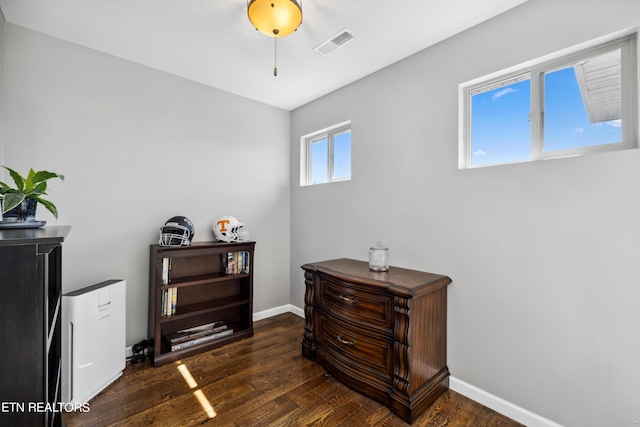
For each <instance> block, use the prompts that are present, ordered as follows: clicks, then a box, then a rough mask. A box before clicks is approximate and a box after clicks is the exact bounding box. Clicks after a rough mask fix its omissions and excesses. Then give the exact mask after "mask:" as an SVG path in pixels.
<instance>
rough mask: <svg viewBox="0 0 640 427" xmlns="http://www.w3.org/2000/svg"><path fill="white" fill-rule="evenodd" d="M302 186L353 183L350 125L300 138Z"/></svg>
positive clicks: (348, 123) (338, 126) (340, 125)
mask: <svg viewBox="0 0 640 427" xmlns="http://www.w3.org/2000/svg"><path fill="white" fill-rule="evenodd" d="M301 145H302V147H301V153H302V156H301V157H302V158H301V161H302V163H301V165H302V167H301V173H300V185H314V184H325V183H328V182H337V181H346V180H349V179H351V122H346V123H341V124H339V125H336V126H333V127H331V128H328V129H323V130H321V131H318V132H314V133H312V134H309V135H305V136H303V137H302V138H301Z"/></svg>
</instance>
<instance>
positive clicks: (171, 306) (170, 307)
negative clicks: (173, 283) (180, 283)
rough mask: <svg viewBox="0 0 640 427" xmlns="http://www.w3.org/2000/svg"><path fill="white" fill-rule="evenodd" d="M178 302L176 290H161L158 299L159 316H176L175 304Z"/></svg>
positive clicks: (172, 288)
mask: <svg viewBox="0 0 640 427" xmlns="http://www.w3.org/2000/svg"><path fill="white" fill-rule="evenodd" d="M177 302H178V288H176V287H171V288H163V289H162V295H161V297H160V316H162V317H166V316H171V315H172V314H176V304H177Z"/></svg>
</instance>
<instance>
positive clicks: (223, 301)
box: [160, 297, 249, 323]
mask: <svg viewBox="0 0 640 427" xmlns="http://www.w3.org/2000/svg"><path fill="white" fill-rule="evenodd" d="M246 304H249V299H247V298H236V297H228V298H220V299H218V300H213V301H202V302H198V303H194V304H189V305H181V306H178V307H176V313H175V314H172V315H171V316H164V317H162V318H161V319H160V323H165V322H173V321H175V320H179V319H181V318H184V317H190V316H197V315H200V314H206V313H210V312H216V311H221V310H225V309H227V308H231V307H238V306H242V305H246Z"/></svg>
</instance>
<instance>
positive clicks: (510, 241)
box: [291, 0, 640, 427]
mask: <svg viewBox="0 0 640 427" xmlns="http://www.w3.org/2000/svg"><path fill="white" fill-rule="evenodd" d="M443 19H446V18H443ZM639 22H640V2H638V1H631V0H611V1H608V2H602V1H596V0H589V1H585V0H563V1H556V0H530V1H529V2H527V3H525V4H524V5H522V6H520V7H518V8H516V9H513V10H512V11H510V12H507V13H505V14H503V15H501V16H499V17H497V18H495V19H493V20H491V21H489V22H486V23H484V24H481V25H479V26H477V27H475V28H473V29H471V30H469V31H467V32H465V33H463V34H460V35H458V36H456V37H453V38H451V39H448V40H446V41H444V42H442V43H440V44H439V45H437V46H434V47H432V48H429V49H427V50H425V51H422V52H420V53H418V54H416V55H414V56H413V57H410V58H408V59H406V60H404V61H402V62H400V63H397V64H395V65H393V66H390V67H388V68H386V69H384V70H382V71H380V72H377V73H375V74H373V75H371V76H369V77H367V78H364V79H362V80H360V81H358V82H356V83H353V84H351V85H350V86H347V87H345V88H342V89H341V90H338V91H336V92H334V93H332V94H330V95H327V96H325V97H323V98H321V99H318V100H316V101H314V102H312V103H310V104H308V105H306V106H303V107H301V108H298V109H296V110H295V111H293V113H292V150H291V158H292V159H294V161H293V162H292V169H291V176H292V183H293V184H292V190H291V205H292V208H291V254H292V264H291V302H292V304H294V305H296V306H298V307H303V304H304V302H303V301H304V299H303V295H304V281H303V275H302V271H301V270H300V266H301V265H302V264H303V263H305V262H310V261H319V260H323V259H331V258H338V257H351V258H356V259H361V260H366V259H367V256H368V247H369V246H370V245H373V244H375V243H376V241H378V240H380V241H382V242H383V243H385V244H386V245H388V246H389V247H390V251H391V263H392V265H397V266H402V267H408V268H414V269H419V270H427V271H432V272H436V273H442V274H447V275H450V277H451V278H452V279H453V283H452V285H451V286H450V287H449V292H450V293H449V304H448V309H449V312H448V314H449V317H448V362H449V367H450V370H451V373H452V375H453V376H455V377H456V378H458V379H460V380H462V381H465V382H467V383H470V384H472V385H474V386H476V387H479V388H481V389H483V390H485V391H487V392H489V393H492V394H494V395H496V396H498V397H502V398H504V399H506V400H508V401H510V402H512V403H514V404H516V405H519V406H521V407H523V408H526V409H528V410H530V411H532V412H534V413H537V414H539V415H541V416H543V417H546V418H548V419H550V420H553V421H555V422H558V423H561V424H564V425H567V426H582V427H583V426H593V427H601V426H625V425H634V421H636V420H640V404H639V402H640V363H639V360H640V358H639V355H640V310H638V304H639V303H640V286H638V283H639V279H638V278H639V277H640V262H639V259H640V244H639V242H640V227H639V226H638V213H640V187H639V186H638V183H639V182H640V150H629V151H623V152H615V153H605V154H594V155H588V156H583V157H576V158H566V159H558V160H550V161H539V162H530V163H521V164H514V165H504V166H498V167H490V168H482V169H476V170H458V169H457V155H458V152H457V150H458V85H459V84H460V83H462V82H465V81H467V80H470V79H473V78H476V77H480V76H482V75H485V74H488V73H491V72H494V71H498V70H500V69H503V68H506V67H509V66H513V65H516V64H519V63H522V62H525V61H528V60H531V59H534V58H536V57H539V56H542V55H545V54H548V53H552V52H555V51H557V50H560V49H563V48H566V47H570V46H573V45H575V44H578V43H582V42H585V41H588V40H590V39H593V38H597V37H600V36H603V35H607V34H608V33H612V32H616V31H619V30H622V29H625V28H628V27H631V26H636V25H638V23H639ZM353 43H357V39H356V41H354V42H353ZM353 46H354V47H355V45H353ZM349 119H350V120H352V157H353V163H352V172H353V178H352V180H351V181H349V182H341V183H336V184H326V185H318V186H311V187H302V188H301V187H299V185H298V177H299V161H298V159H299V156H300V147H299V145H300V142H299V137H300V136H301V135H304V134H305V133H308V132H311V131H314V130H316V129H321V128H324V127H326V126H329V125H331V124H334V123H339V122H342V121H345V120H349Z"/></svg>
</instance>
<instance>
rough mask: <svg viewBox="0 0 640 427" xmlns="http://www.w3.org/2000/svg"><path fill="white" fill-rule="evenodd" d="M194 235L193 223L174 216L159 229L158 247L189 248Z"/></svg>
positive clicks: (184, 218)
mask: <svg viewBox="0 0 640 427" xmlns="http://www.w3.org/2000/svg"><path fill="white" fill-rule="evenodd" d="M194 234H195V231H194V228H193V223H192V222H191V220H189V218H187V217H185V216H174V217H172V218H171V219H169V220H168V221H167V222H166V223H165V224H164V225H163V226H162V227H160V239H159V240H158V244H159V245H160V246H189V245H190V244H191V239H193V235H194Z"/></svg>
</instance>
